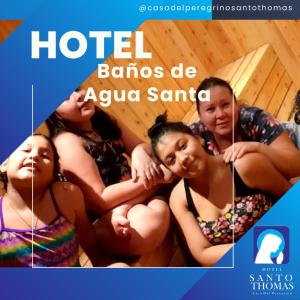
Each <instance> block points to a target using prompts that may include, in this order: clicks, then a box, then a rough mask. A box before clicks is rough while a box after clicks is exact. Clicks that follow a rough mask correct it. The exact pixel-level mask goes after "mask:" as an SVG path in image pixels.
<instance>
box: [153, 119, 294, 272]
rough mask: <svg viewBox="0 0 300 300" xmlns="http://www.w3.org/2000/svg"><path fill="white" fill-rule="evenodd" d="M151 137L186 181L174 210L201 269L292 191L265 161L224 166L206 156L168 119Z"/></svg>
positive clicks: (249, 157) (256, 157) (247, 159)
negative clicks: (276, 199)
mask: <svg viewBox="0 0 300 300" xmlns="http://www.w3.org/2000/svg"><path fill="white" fill-rule="evenodd" d="M148 134H149V137H150V138H151V143H152V148H153V151H154V153H155V154H156V156H157V157H158V159H159V160H160V161H161V162H162V163H163V164H164V165H165V166H166V167H167V168H168V169H169V170H170V171H172V172H173V173H174V174H175V175H177V176H178V177H181V178H182V180H181V181H180V182H179V183H178V184H177V185H176V186H175V188H174V189H173V191H172V193H171V197H170V207H171V210H172V212H173V213H174V215H175V217H176V219H177V221H178V223H179V225H180V227H181V229H182V231H183V234H184V236H185V239H186V242H187V245H188V247H189V249H190V251H191V253H192V255H193V257H194V258H195V259H196V260H197V261H198V263H199V264H200V265H202V266H212V265H214V264H215V263H216V262H217V261H218V260H219V259H220V258H221V257H222V256H223V255H224V254H225V253H226V252H227V251H228V250H229V249H230V248H231V246H232V243H233V242H235V241H237V240H238V239H239V238H240V237H241V236H242V235H243V234H244V233H245V232H246V231H247V230H248V229H249V228H250V227H251V226H252V225H253V224H254V223H255V222H256V221H257V220H258V219H259V218H260V217H261V216H262V215H263V214H264V213H265V212H266V211H267V210H268V209H269V208H270V207H271V205H272V200H271V196H275V197H280V196H281V195H282V194H284V193H285V192H286V191H287V190H288V189H289V188H290V183H289V182H288V180H287V179H286V178H285V177H284V176H283V175H281V173H279V172H278V171H277V170H276V169H275V167H274V166H273V165H272V164H271V163H270V162H269V161H268V160H267V159H265V157H264V156H263V155H261V154H259V153H249V154H245V155H244V156H243V157H242V158H241V159H237V160H236V161H235V163H234V165H233V164H232V163H230V164H226V163H225V162H224V160H223V158H222V156H220V155H219V156H211V155H208V154H207V153H206V152H205V151H204V149H203V147H202V145H201V140H200V138H199V137H198V136H196V135H194V134H193V132H192V131H191V129H190V128H189V127H188V126H186V125H184V124H183V123H181V122H177V123H173V122H167V121H166V115H161V116H159V117H158V118H157V119H156V123H155V124H154V125H153V126H152V128H150V129H149V131H148ZM258 165H259V166H262V165H263V166H264V168H257V166H258ZM233 177H234V187H233V180H232V179H233Z"/></svg>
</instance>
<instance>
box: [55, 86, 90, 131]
mask: <svg viewBox="0 0 300 300" xmlns="http://www.w3.org/2000/svg"><path fill="white" fill-rule="evenodd" d="M85 94H86V91H85V90H84V89H78V90H76V91H75V92H73V93H72V94H71V95H70V97H69V99H67V100H65V101H64V102H63V103H62V104H61V105H60V106H59V107H58V108H57V110H56V112H57V113H58V114H59V116H60V117H61V118H62V119H64V120H66V121H68V122H70V123H75V124H78V125H79V126H80V124H84V123H85V122H89V120H90V119H91V117H92V116H93V115H94V113H95V105H94V103H93V101H91V100H89V101H83V100H84V97H85Z"/></svg>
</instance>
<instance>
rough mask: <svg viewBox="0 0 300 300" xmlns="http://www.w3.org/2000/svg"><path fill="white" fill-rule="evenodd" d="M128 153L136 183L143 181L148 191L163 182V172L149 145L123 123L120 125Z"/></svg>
mask: <svg viewBox="0 0 300 300" xmlns="http://www.w3.org/2000/svg"><path fill="white" fill-rule="evenodd" d="M118 125H119V127H120V129H121V133H122V140H123V143H124V146H125V149H126V153H127V154H128V155H131V175H132V179H133V181H134V182H136V181H137V180H138V179H140V180H141V182H142V183H143V185H144V186H145V188H146V189H150V188H151V187H153V186H155V185H157V184H158V183H159V182H161V181H162V177H163V172H162V171H161V169H160V167H159V163H158V162H156V161H155V159H154V158H153V156H152V150H151V147H150V145H149V144H147V143H145V142H144V141H143V140H141V139H140V138H138V137H137V136H136V135H135V134H134V133H133V132H132V131H131V130H130V129H128V128H127V127H126V126H125V125H124V124H123V123H122V122H119V123H118Z"/></svg>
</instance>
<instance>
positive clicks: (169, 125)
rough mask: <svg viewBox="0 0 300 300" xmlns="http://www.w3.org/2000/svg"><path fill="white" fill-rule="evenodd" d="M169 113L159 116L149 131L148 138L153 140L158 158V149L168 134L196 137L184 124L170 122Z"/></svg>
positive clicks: (153, 147) (153, 149)
mask: <svg viewBox="0 0 300 300" xmlns="http://www.w3.org/2000/svg"><path fill="white" fill-rule="evenodd" d="M167 119H168V116H167V112H165V113H164V114H161V115H159V116H158V117H157V118H156V119H155V123H154V124H153V125H152V127H150V128H149V129H148V136H149V138H150V140H151V147H152V151H153V153H154V154H155V156H156V157H157V158H158V156H157V152H156V147H157V144H158V142H159V140H160V138H161V137H162V136H164V135H165V134H166V133H168V132H181V133H185V134H189V135H192V136H194V133H193V131H192V130H191V128H190V127H188V126H187V125H185V124H184V123H182V122H169V121H168V120H167Z"/></svg>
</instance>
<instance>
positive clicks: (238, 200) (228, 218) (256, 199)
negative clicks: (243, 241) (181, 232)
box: [184, 165, 272, 245]
mask: <svg viewBox="0 0 300 300" xmlns="http://www.w3.org/2000/svg"><path fill="white" fill-rule="evenodd" d="M230 166H231V170H232V172H233V174H234V185H235V198H234V205H233V207H232V208H231V209H229V210H228V212H227V213H226V214H224V215H223V216H221V217H219V218H218V219H217V220H214V221H205V220H203V219H202V218H201V217H200V215H199V213H198V211H197V209H196V207H195V204H194V201H193V198H192V195H191V191H190V188H189V185H188V182H187V181H186V180H184V187H185V192H186V198H187V203H188V208H189V210H190V211H191V212H192V213H193V215H194V216H195V218H196V219H197V221H198V223H199V226H200V228H201V231H202V233H203V235H204V236H205V237H206V238H207V240H208V241H209V242H210V243H211V244H212V245H218V244H225V243H231V242H236V241H238V240H239V239H240V238H241V237H242V236H243V234H244V233H246V232H247V230H248V229H249V228H250V227H251V226H252V225H253V224H255V223H256V221H257V220H259V219H260V218H261V217H262V216H263V215H264V214H265V213H266V212H267V211H268V210H269V209H270V208H271V206H272V199H271V197H269V196H267V195H264V194H261V193H260V192H259V191H257V190H253V189H250V188H249V187H248V186H246V185H245V183H244V182H243V181H242V180H241V178H240V176H239V174H238V173H237V172H236V170H234V171H233V169H234V167H233V166H232V165H230Z"/></svg>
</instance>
